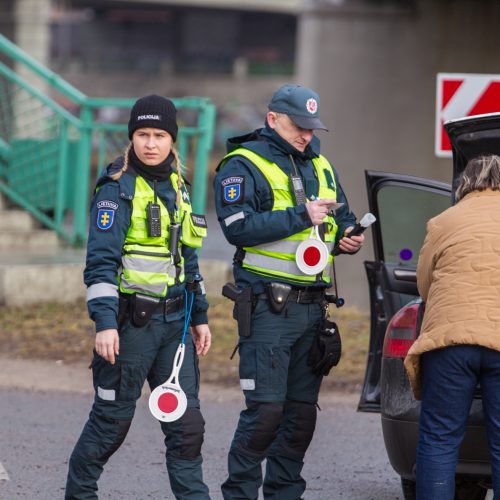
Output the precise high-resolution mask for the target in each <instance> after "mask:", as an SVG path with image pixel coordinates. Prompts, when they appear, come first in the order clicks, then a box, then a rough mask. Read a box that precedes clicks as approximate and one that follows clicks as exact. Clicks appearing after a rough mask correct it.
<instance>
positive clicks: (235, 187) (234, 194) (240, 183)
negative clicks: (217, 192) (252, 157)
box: [221, 175, 245, 205]
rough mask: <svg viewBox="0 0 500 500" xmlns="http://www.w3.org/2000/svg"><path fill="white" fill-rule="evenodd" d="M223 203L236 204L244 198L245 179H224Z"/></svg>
mask: <svg viewBox="0 0 500 500" xmlns="http://www.w3.org/2000/svg"><path fill="white" fill-rule="evenodd" d="M221 186H222V203H223V204H224V205H229V204H232V203H236V202H238V201H240V200H241V199H242V198H243V195H244V193H245V189H244V188H245V178H244V177H241V176H235V175H233V176H231V177H226V178H225V179H222V181H221Z"/></svg>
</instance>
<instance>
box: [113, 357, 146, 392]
mask: <svg viewBox="0 0 500 500" xmlns="http://www.w3.org/2000/svg"><path fill="white" fill-rule="evenodd" d="M143 383H144V380H142V378H141V374H140V367H139V366H137V365H133V364H129V363H123V364H121V367H120V392H119V395H118V398H117V399H118V400H119V401H136V400H137V399H139V398H140V397H141V389H142V384H143Z"/></svg>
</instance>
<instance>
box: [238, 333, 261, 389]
mask: <svg viewBox="0 0 500 500" xmlns="http://www.w3.org/2000/svg"><path fill="white" fill-rule="evenodd" d="M255 350H256V346H255V344H252V343H250V342H240V344H239V353H240V387H241V389H242V390H243V391H254V390H255V386H256V376H257V357H256V354H255Z"/></svg>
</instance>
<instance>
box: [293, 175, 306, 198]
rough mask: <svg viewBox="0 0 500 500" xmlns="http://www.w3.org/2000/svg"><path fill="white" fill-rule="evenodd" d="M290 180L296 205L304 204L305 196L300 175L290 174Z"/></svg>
mask: <svg viewBox="0 0 500 500" xmlns="http://www.w3.org/2000/svg"><path fill="white" fill-rule="evenodd" d="M290 182H291V184H292V191H293V197H294V199H295V204H296V205H305V204H306V203H307V196H306V192H305V190H304V185H303V184H302V179H301V178H300V175H294V174H291V175H290Z"/></svg>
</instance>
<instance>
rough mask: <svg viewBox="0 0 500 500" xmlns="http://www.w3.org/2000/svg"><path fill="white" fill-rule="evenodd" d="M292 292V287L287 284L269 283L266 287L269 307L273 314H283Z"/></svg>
mask: <svg viewBox="0 0 500 500" xmlns="http://www.w3.org/2000/svg"><path fill="white" fill-rule="evenodd" d="M291 291H292V287H291V285H287V284H285V283H269V284H268V285H267V286H266V293H267V299H268V302H269V307H270V309H271V311H272V312H273V313H275V314H281V311H283V309H284V308H285V306H286V302H287V300H288V296H289V295H290V292H291Z"/></svg>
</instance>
